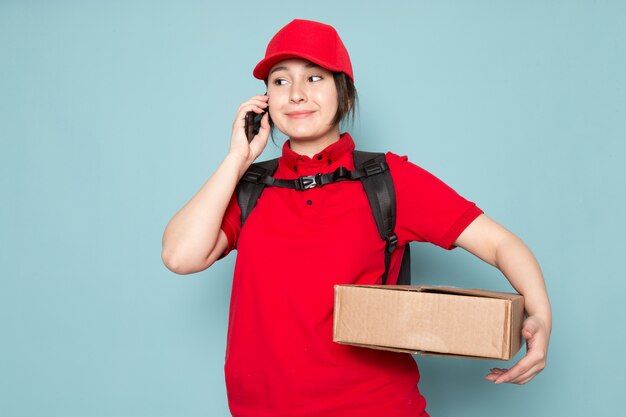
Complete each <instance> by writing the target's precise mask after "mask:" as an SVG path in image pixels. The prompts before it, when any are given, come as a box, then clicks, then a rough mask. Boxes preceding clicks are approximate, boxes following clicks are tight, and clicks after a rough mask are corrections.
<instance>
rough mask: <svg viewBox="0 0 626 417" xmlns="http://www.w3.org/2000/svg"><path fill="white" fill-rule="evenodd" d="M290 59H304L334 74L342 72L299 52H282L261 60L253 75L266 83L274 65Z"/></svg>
mask: <svg viewBox="0 0 626 417" xmlns="http://www.w3.org/2000/svg"><path fill="white" fill-rule="evenodd" d="M290 58H303V59H306V60H308V61H311V62H313V63H314V64H317V65H319V66H320V67H322V68H326V69H327V70H329V71H334V72H336V71H341V68H338V67H336V66H334V65H330V64H328V63H327V62H323V61H321V60H319V59H316V58H315V57H314V56H311V55H308V54H303V53H301V52H297V51H282V52H280V53H278V54H274V55H270V56H267V57H265V58H263V60H261V62H259V63H258V64H257V66H256V67H254V70H253V71H252V75H254V78H257V79H259V80H263V81H265V80H267V77H268V76H269V73H270V70H271V69H272V67H273V66H274V65H276V64H277V63H279V62H280V61H284V60H285V59H290Z"/></svg>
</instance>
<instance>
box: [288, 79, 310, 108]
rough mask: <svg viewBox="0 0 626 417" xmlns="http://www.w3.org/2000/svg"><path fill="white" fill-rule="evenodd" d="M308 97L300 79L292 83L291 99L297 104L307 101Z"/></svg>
mask: <svg viewBox="0 0 626 417" xmlns="http://www.w3.org/2000/svg"><path fill="white" fill-rule="evenodd" d="M306 99H307V96H306V91H305V90H304V88H302V84H301V83H300V82H298V81H296V82H294V83H292V84H291V89H290V90H289V101H290V102H292V103H295V104H298V103H302V102H305V101H306Z"/></svg>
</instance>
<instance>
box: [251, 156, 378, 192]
mask: <svg viewBox="0 0 626 417" xmlns="http://www.w3.org/2000/svg"><path fill="white" fill-rule="evenodd" d="M388 170H389V166H388V165H387V162H385V161H371V163H369V164H365V165H364V166H363V167H362V168H360V169H354V170H349V169H347V168H346V167H339V168H337V169H336V170H334V171H333V172H329V173H327V174H315V175H304V176H302V177H299V178H296V179H295V180H285V179H278V178H274V177H273V176H272V175H270V174H268V172H267V170H260V169H250V170H248V171H247V172H246V173H245V175H244V176H243V178H241V181H244V182H248V183H253V184H263V185H265V186H267V187H281V188H290V189H293V190H296V191H305V190H309V189H311V188H315V187H323V186H324V185H328V184H332V183H335V182H339V181H346V180H348V181H356V180H360V179H361V178H364V177H369V176H372V175H377V174H380V173H383V172H385V171H388Z"/></svg>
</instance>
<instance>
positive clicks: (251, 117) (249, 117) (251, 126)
mask: <svg viewBox="0 0 626 417" xmlns="http://www.w3.org/2000/svg"><path fill="white" fill-rule="evenodd" d="M266 111H267V110H266ZM266 111H264V112H263V113H259V114H257V113H255V112H253V111H249V112H248V113H246V123H245V127H244V129H245V131H246V137H247V138H248V142H251V141H252V139H253V138H254V137H255V136H256V135H257V134H258V133H259V129H261V119H262V118H263V115H265V112H266Z"/></svg>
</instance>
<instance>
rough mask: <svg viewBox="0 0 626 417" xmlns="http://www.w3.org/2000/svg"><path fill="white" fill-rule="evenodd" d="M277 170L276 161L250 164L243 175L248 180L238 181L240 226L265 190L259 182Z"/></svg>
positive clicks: (263, 185)
mask: <svg viewBox="0 0 626 417" xmlns="http://www.w3.org/2000/svg"><path fill="white" fill-rule="evenodd" d="M277 168H278V159H270V160H269V161H264V162H258V163H255V164H252V165H250V167H249V168H248V170H247V171H246V173H245V174H244V178H248V180H247V181H239V184H238V185H237V191H236V192H237V202H238V203H239V208H240V209H241V225H242V226H243V224H244V223H245V222H246V219H247V218H248V216H249V215H250V212H252V209H253V208H254V206H256V203H257V200H258V199H259V197H260V196H261V193H262V192H263V189H264V188H265V184H264V183H263V182H260V181H259V180H260V179H262V178H264V177H267V176H271V175H272V174H274V172H276V169H277ZM255 179H256V180H255ZM242 180H243V178H242Z"/></svg>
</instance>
